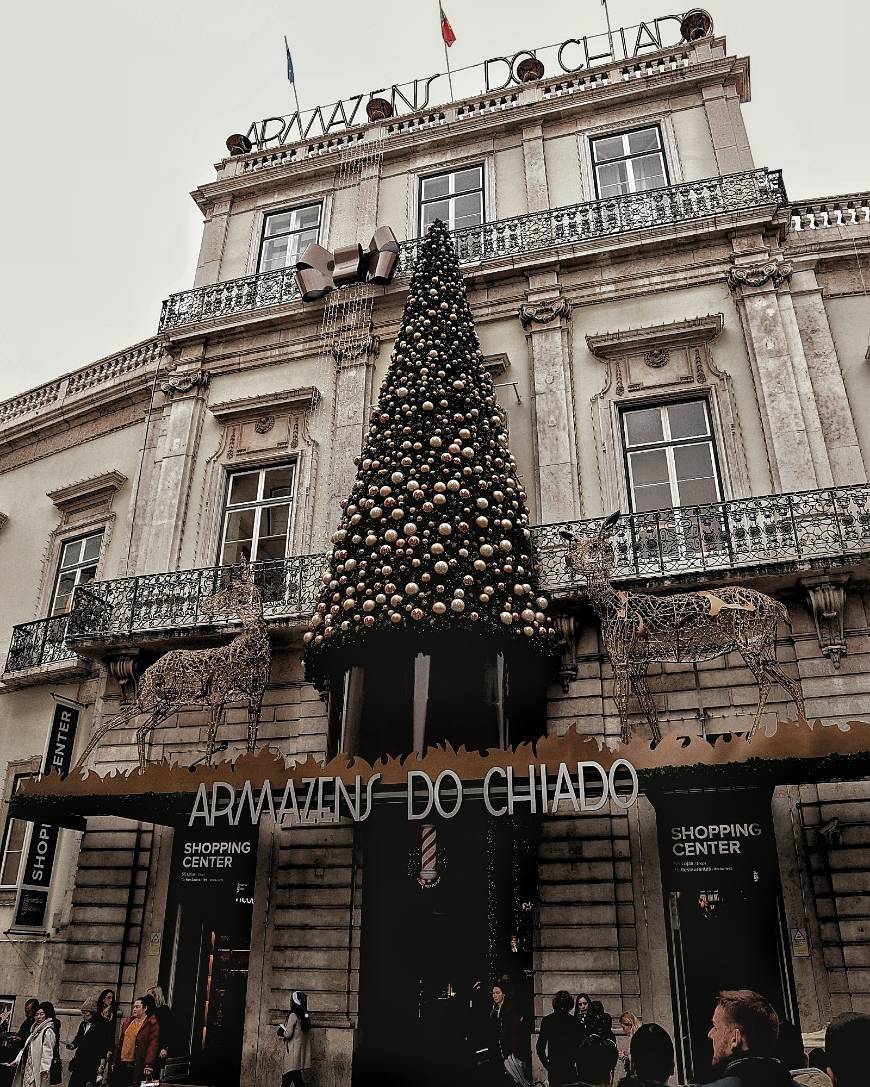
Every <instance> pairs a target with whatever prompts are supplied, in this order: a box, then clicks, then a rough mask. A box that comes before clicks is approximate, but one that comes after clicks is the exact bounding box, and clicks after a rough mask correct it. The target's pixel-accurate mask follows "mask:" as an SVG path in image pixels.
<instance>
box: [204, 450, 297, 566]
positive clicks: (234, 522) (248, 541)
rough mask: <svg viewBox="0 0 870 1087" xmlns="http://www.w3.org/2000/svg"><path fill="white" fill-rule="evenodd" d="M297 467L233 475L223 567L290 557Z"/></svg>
mask: <svg viewBox="0 0 870 1087" xmlns="http://www.w3.org/2000/svg"><path fill="white" fill-rule="evenodd" d="M294 476H295V465H294V464H293V463H292V462H291V463H289V464H279V465H273V466H272V467H269V468H254V469H251V470H248V471H241V472H233V473H232V474H231V475H230V477H229V481H228V485H227V498H226V505H225V507H224V517H223V534H222V537H221V560H220V561H221V564H222V565H230V564H232V563H236V562H240V561H241V559H242V557H244V558H246V559H247V560H248V562H268V561H269V560H270V559H283V558H284V557H285V556H286V555H287V549H288V546H289V539H290V520H291V512H292V508H293V481H294Z"/></svg>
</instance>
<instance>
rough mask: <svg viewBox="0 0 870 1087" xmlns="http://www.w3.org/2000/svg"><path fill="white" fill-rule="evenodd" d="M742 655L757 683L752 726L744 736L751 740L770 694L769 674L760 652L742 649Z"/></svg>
mask: <svg viewBox="0 0 870 1087" xmlns="http://www.w3.org/2000/svg"><path fill="white" fill-rule="evenodd" d="M742 655H743V660H744V661H745V662H746V666H747V667H748V668H749V669H750V671H751V672H752V674H753V675H754V676H755V682H756V683H757V684H758V705H757V706H756V708H755V718H754V720H753V722H752V727H751V728H750V730H749V733H748V735H747V737H746V739H747V740H751V739H752V737H753V736H754V735H755V730H756V729H757V728H758V726H759V725H760V724H761V716H762V714H763V713H764V707H765V706H766V705H767V696H768V695H769V694H770V676H769V675H768V672H767V667H766V664H767V662H766V661H765V660H764V659H763V658H762V657H761V655H760V654H758V653H749V652H747V651H746V650H744V651H743V654H742Z"/></svg>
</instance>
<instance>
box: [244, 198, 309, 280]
mask: <svg viewBox="0 0 870 1087" xmlns="http://www.w3.org/2000/svg"><path fill="white" fill-rule="evenodd" d="M320 212H321V207H320V204H307V205H306V206H305V207H302V208H291V209H290V210H289V211H273V212H270V213H269V214H268V215H267V216H266V218H265V220H264V221H263V240H262V242H261V243H260V259H259V261H258V263H257V271H258V272H275V271H279V270H280V269H282V268H292V267H293V265H295V264H296V261H297V260H298V259H299V256H300V254H301V253H302V251H303V250H304V249H305V247H306V245H308V243H309V242H316V241H317V238H318V235H319V234H320Z"/></svg>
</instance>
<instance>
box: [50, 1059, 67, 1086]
mask: <svg viewBox="0 0 870 1087" xmlns="http://www.w3.org/2000/svg"><path fill="white" fill-rule="evenodd" d="M48 1082H49V1083H63V1061H61V1059H60V1054H59V1053H57V1052H55V1054H54V1056H53V1057H52V1058H51V1068H50V1069H49V1072H48Z"/></svg>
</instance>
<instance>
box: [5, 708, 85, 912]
mask: <svg viewBox="0 0 870 1087" xmlns="http://www.w3.org/2000/svg"><path fill="white" fill-rule="evenodd" d="M52 697H53V698H54V700H55V706H54V714H53V716H52V719H51V729H50V731H49V734H48V744H47V745H46V749H45V755H44V756H43V760H42V773H43V774H49V773H51V772H52V771H53V770H56V771H57V772H58V773H60V774H61V775H63V774H66V773H68V772H69V768H70V766H71V765H72V753H73V747H74V746H75V739H76V729H77V727H78V723H79V714H80V712H81V710H80V707H79V706H78V705H77V704H76V703H75V702H68V701H66V700H65V699H62V698H58V696H57V695H53V696H52ZM59 834H60V830H59V829H58V827H54V826H50V825H49V824H47V823H34V824H33V826H32V828H31V832H30V845H29V846H28V849H27V858H26V861H25V865H24V872H23V875H22V879H21V885H20V887H19V889H18V901H17V902H16V904H15V921H14V928H16V929H26V930H28V931H31V930H39V931H42V930H43V929H44V927H45V915H46V912H47V910H48V893H49V889H50V887H51V874H52V871H53V869H54V857H55V853H56V852H57V841H58V836H59Z"/></svg>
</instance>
